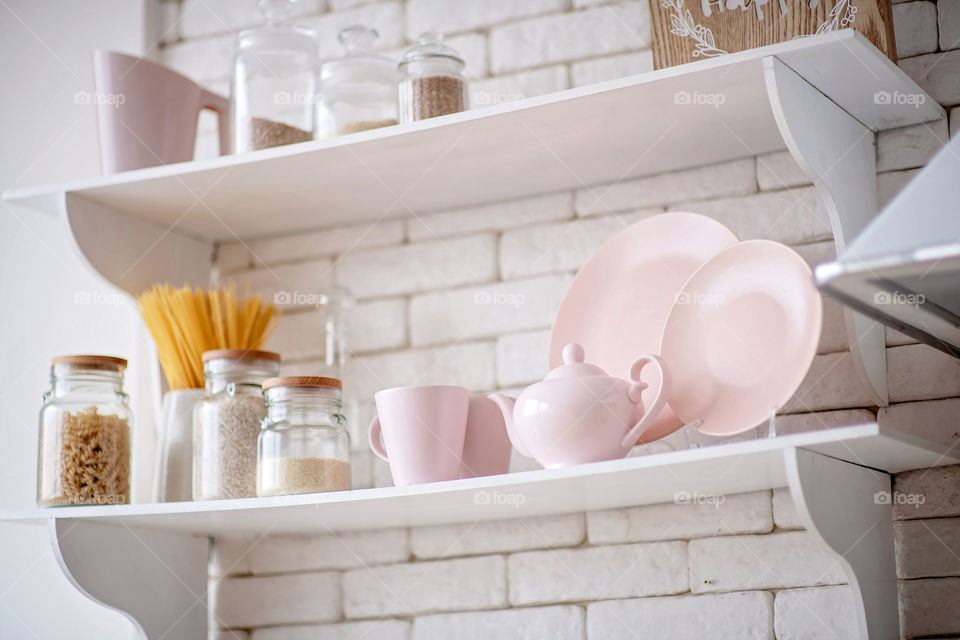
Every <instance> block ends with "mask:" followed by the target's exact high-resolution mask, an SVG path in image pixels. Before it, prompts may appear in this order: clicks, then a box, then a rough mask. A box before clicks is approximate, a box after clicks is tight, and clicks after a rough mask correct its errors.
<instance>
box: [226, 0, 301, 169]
mask: <svg viewBox="0 0 960 640" xmlns="http://www.w3.org/2000/svg"><path fill="white" fill-rule="evenodd" d="M293 2H294V0H260V3H259V4H260V8H261V10H262V11H263V13H264V15H265V16H266V24H265V25H264V26H262V27H259V28H256V29H248V30H246V31H242V32H241V33H240V35H239V36H238V41H237V58H236V64H235V67H234V83H233V135H234V151H235V152H236V153H244V152H246V151H254V150H256V149H266V148H267V147H275V146H278V145H284V144H291V143H294V142H304V141H307V140H313V139H314V137H315V135H316V130H317V69H318V64H319V45H318V42H317V37H316V34H315V33H314V32H313V31H312V30H310V29H307V28H305V27H300V26H297V25H295V24H293V23H292V22H291V19H290V16H291V13H292V11H293Z"/></svg>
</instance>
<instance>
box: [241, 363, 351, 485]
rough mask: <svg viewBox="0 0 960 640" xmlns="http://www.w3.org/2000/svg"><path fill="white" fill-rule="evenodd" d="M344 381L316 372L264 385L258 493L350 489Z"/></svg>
mask: <svg viewBox="0 0 960 640" xmlns="http://www.w3.org/2000/svg"><path fill="white" fill-rule="evenodd" d="M340 389H341V384H340V380H338V379H336V378H321V377H311V376H295V377H286V378H273V379H271V380H267V381H266V382H264V383H263V393H264V396H265V397H266V399H267V417H266V418H264V420H263V430H262V431H261V432H260V443H259V445H258V462H257V495H261V496H275V495H283V494H290V493H317V492H321V491H345V490H347V489H349V488H350V435H349V434H348V433H347V421H346V418H344V417H343V415H342V414H341V413H340V411H341V405H340Z"/></svg>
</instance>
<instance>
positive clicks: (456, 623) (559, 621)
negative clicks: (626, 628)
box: [413, 606, 584, 640]
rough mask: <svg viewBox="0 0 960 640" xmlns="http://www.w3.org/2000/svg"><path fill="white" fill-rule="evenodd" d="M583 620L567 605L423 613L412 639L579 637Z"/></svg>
mask: <svg viewBox="0 0 960 640" xmlns="http://www.w3.org/2000/svg"><path fill="white" fill-rule="evenodd" d="M583 620H584V611H583V609H582V608H581V607H569V606H567V607H531V608H525V609H504V610H502V611H483V612H480V613H460V614H441V615H434V616H423V617H419V618H417V619H416V621H414V624H413V640H436V639H437V638H458V640H542V639H543V638H550V639H551V640H554V639H556V640H579V638H582V637H583Z"/></svg>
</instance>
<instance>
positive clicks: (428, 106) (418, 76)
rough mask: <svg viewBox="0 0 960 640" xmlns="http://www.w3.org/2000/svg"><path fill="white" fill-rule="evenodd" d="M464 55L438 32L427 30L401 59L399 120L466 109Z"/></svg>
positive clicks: (440, 114)
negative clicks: (445, 41)
mask: <svg viewBox="0 0 960 640" xmlns="http://www.w3.org/2000/svg"><path fill="white" fill-rule="evenodd" d="M463 67H464V64H463V58H461V57H460V54H459V53H457V52H456V51H455V50H454V49H452V48H450V47H448V46H447V45H445V44H444V43H443V38H442V37H440V36H439V35H437V34H435V33H424V34H423V35H421V36H420V38H419V40H418V41H417V44H416V46H414V47H413V48H411V49H410V50H409V51H407V53H406V54H404V56H403V59H402V60H401V61H400V84H399V87H400V88H399V100H400V122H413V121H415V120H423V119H425V118H433V117H435V116H443V115H446V114H448V113H456V112H458V111H463V110H464V109H466V108H467V83H466V81H465V80H464V79H463Z"/></svg>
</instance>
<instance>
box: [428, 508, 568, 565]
mask: <svg viewBox="0 0 960 640" xmlns="http://www.w3.org/2000/svg"><path fill="white" fill-rule="evenodd" d="M584 531H585V528H584V521H583V516H582V515H581V514H574V515H565V516H554V517H549V518H523V519H518V520H501V521H497V522H474V523H470V524H458V525H444V526H437V527H420V528H417V529H413V530H412V531H411V534H410V546H411V549H412V550H413V555H414V556H415V557H417V558H446V557H453V556H463V555H477V554H483V553H498V552H503V551H521V550H524V549H549V548H552V547H573V546H576V545H578V544H580V543H581V542H583V539H584Z"/></svg>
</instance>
